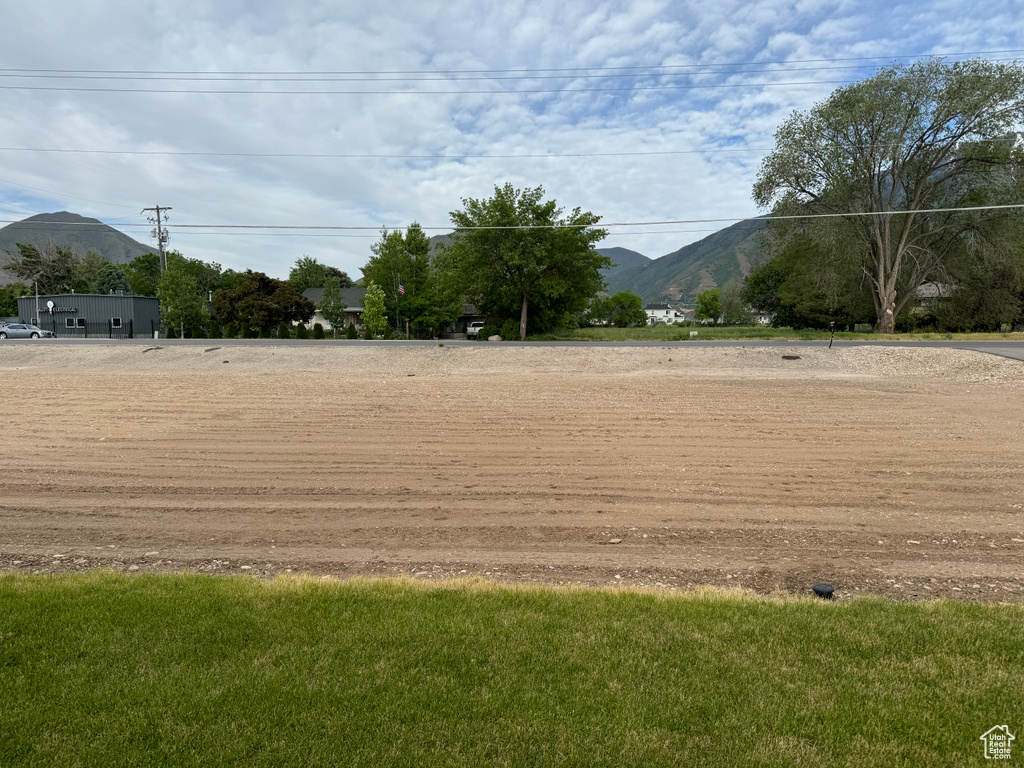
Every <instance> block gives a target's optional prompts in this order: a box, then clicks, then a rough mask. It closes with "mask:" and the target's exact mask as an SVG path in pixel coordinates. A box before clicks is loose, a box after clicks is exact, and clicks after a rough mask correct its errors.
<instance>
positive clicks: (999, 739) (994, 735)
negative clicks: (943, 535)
mask: <svg viewBox="0 0 1024 768" xmlns="http://www.w3.org/2000/svg"><path fill="white" fill-rule="evenodd" d="M979 738H980V739H981V740H982V741H984V742H985V759H986V760H1009V759H1010V742H1011V741H1013V740H1014V735H1013V734H1012V733H1010V728H1009V726H1006V725H994V726H992V727H991V728H989V729H988V730H987V731H985V733H983V734H981V736H980V737H979Z"/></svg>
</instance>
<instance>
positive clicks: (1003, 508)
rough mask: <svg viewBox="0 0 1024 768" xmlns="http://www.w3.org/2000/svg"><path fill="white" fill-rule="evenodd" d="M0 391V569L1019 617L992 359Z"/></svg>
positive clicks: (672, 355)
mask: <svg viewBox="0 0 1024 768" xmlns="http://www.w3.org/2000/svg"><path fill="white" fill-rule="evenodd" d="M783 354H788V355H799V356H800V359H798V360H784V359H783V358H782V355H783ZM0 389H2V390H3V392H4V393H5V394H4V398H5V401H6V407H5V409H4V411H5V412H4V416H3V418H2V427H0V434H2V437H3V445H4V459H3V467H2V469H0V570H22V571H27V572H37V573H48V572H54V571H66V570H81V569H88V568H97V567H104V568H110V567H114V568H118V569H121V570H126V571H148V570H156V571H162V570H199V571H203V572H217V573H225V572H234V573H249V574H254V575H256V574H258V575H261V576H263V575H274V574H279V573H284V572H289V571H290V572H291V573H307V574H315V575H334V576H339V577H344V576H347V575H352V574H376V575H398V574H403V575H407V576H414V577H417V578H423V579H441V578H451V577H459V576H463V577H465V576H485V577H487V578H493V579H497V580H509V581H537V582H549V583H583V584H598V585H608V584H622V585H630V586H637V585H644V586H651V587H654V586H657V587H662V588H667V589H686V588H687V587H690V586H694V585H698V584H715V585H720V586H740V587H746V588H750V589H754V590H757V591H762V592H770V591H775V590H785V591H790V592H806V591H807V590H808V589H809V587H810V586H811V585H812V584H814V583H816V582H820V581H825V582H829V583H831V584H833V585H834V586H835V587H836V589H837V594H838V595H840V596H847V595H851V594H857V593H863V592H873V593H880V594H885V595H890V596H896V597H900V598H909V599H914V598H918V599H920V598H926V597H938V596H944V597H954V598H960V599H970V600H983V601H1012V602H1024V364H1022V363H1019V362H1015V361H1010V360H1004V359H1001V358H996V357H990V356H985V355H982V354H979V353H974V352H965V351H959V350H932V349H893V348H853V349H835V350H827V349H824V348H820V347H819V348H799V349H797V348H787V349H785V350H780V349H777V348H729V349H714V348H705V349H680V348H672V349H669V348H663V347H656V348H626V347H612V346H609V347H600V348H558V347H552V348H536V347H515V346H504V347H501V346H497V345H494V344H490V345H487V344H482V343H481V344H480V345H477V346H465V345H463V346H446V347H436V346H435V347H415V348H413V347H368V346H362V345H360V344H358V343H351V344H338V345H336V346H323V347H295V348H289V347H281V346H266V347H217V342H210V347H207V348H203V347H176V346H174V344H173V342H171V343H165V345H164V346H160V347H146V346H138V345H121V346H118V345H116V344H112V345H104V346H84V345H83V346H75V345H47V344H46V343H39V342H37V343H34V344H28V343H25V344H20V343H19V344H7V345H5V346H2V347H0Z"/></svg>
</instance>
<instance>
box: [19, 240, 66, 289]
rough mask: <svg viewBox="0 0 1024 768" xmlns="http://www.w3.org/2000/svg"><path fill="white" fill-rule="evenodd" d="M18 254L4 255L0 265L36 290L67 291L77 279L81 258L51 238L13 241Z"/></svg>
mask: <svg viewBox="0 0 1024 768" xmlns="http://www.w3.org/2000/svg"><path fill="white" fill-rule="evenodd" d="M17 247H18V254H17V255H10V254H7V255H6V258H5V259H4V266H6V267H7V269H9V270H10V271H11V272H13V273H14V274H15V275H17V276H18V277H20V278H21V279H22V280H25V281H26V282H28V283H30V284H31V283H35V284H36V286H37V287H38V290H39V293H44V294H55V293H70V292H71V291H72V290H74V288H75V285H76V283H77V282H78V278H79V270H80V268H81V264H82V259H81V258H80V257H79V256H78V255H76V254H75V253H74V251H72V249H71V248H68V247H67V246H63V245H58V244H57V243H55V242H54V241H52V240H49V239H47V240H43V241H42V242H40V243H17Z"/></svg>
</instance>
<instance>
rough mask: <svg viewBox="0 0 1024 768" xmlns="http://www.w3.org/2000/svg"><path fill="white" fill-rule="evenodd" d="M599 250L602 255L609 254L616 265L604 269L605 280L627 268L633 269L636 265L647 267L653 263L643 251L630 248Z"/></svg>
mask: <svg viewBox="0 0 1024 768" xmlns="http://www.w3.org/2000/svg"><path fill="white" fill-rule="evenodd" d="M597 252H598V253H600V254H601V255H602V256H607V257H608V258H610V259H611V260H612V264H614V265H615V266H614V267H609V268H608V269H602V270H601V274H602V275H604V279H605V280H609V279H610V278H611V276H612V275H617V274H619V272H623V271H625V270H627V269H633V268H634V267H645V266H647V265H648V264H650V263H651V259H650V258H649V257H647V256H644V255H643V254H642V253H637V252H636V251H631V250H629V248H598V249H597Z"/></svg>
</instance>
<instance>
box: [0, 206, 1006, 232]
mask: <svg viewBox="0 0 1024 768" xmlns="http://www.w3.org/2000/svg"><path fill="white" fill-rule="evenodd" d="M1022 208H1024V203H1010V204H1007V205H975V206H960V207H949V208H927V209H922V210H917V211H848V212H843V213H803V214H790V215H781V216H776V215H771V214H769V215H767V216H730V217H726V218H706V219H666V220H662V221H613V222H607V223H604V222H598V223H596V224H524V225H510V226H483V227H458V226H455V225H453V224H446V225H444V226H423V225H419V228H420V229H421V230H424V231H431V232H451V231H453V230H463V231H476V230H515V229H586V228H594V229H607V228H609V227H655V226H679V225H687V224H724V223H728V222H741V221H749V222H768V221H788V220H795V219H836V218H859V217H864V216H908V215H909V216H919V215H924V214H928V213H968V212H973V211H995V210H1019V209H1022ZM147 210H152V209H147ZM161 210H169V209H167V208H163V209H161ZM0 223H7V224H13V223H17V222H14V221H7V222H0ZM65 224H66V225H67V226H80V227H104V226H108V225H106V224H103V223H102V222H97V223H93V222H65ZM175 227H176V228H178V229H192V230H202V229H211V230H212V229H221V230H225V229H226V230H242V231H245V230H255V231H271V230H275V231H276V230H286V231H329V232H368V231H374V232H380V231H381V230H384V229H387V230H394V229H404V228H405V227H404V226H397V227H388V226H382V225H331V224H175Z"/></svg>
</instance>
